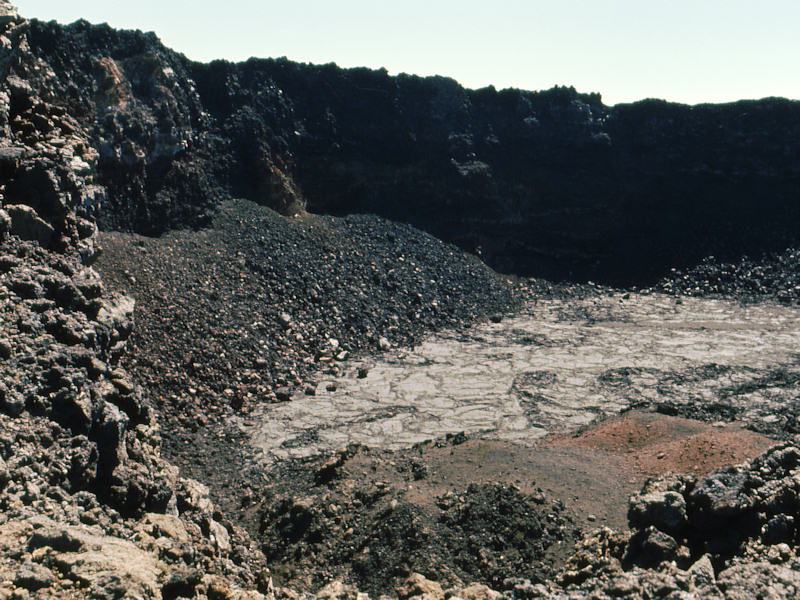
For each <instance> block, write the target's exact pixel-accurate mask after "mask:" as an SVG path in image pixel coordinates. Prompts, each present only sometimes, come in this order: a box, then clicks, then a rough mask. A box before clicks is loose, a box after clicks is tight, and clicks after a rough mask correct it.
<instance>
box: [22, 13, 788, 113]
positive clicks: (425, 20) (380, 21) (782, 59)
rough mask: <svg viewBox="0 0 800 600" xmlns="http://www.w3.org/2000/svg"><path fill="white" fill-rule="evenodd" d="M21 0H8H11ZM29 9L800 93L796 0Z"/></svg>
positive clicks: (383, 56)
mask: <svg viewBox="0 0 800 600" xmlns="http://www.w3.org/2000/svg"><path fill="white" fill-rule="evenodd" d="M12 1H13V0H12ZM15 4H16V5H17V7H18V8H19V10H20V12H21V13H22V15H23V16H26V17H37V18H40V19H44V20H49V19H56V20H57V21H60V22H63V23H69V22H72V21H74V20H76V19H78V18H80V17H83V18H85V19H87V20H88V21H91V22H93V23H102V22H108V23H110V24H111V25H113V26H114V27H119V28H131V29H142V30H145V31H155V32H156V33H157V34H158V35H159V37H160V38H161V39H162V41H163V42H164V43H165V44H166V45H168V46H170V47H172V48H175V49H176V50H179V51H181V52H183V53H185V54H186V55H187V56H189V57H190V58H193V59H196V60H202V61H208V60H212V59H214V58H227V59H229V60H244V59H246V58H248V57H250V56H259V57H277V56H287V57H288V58H290V59H292V60H297V61H301V62H313V63H327V62H335V63H337V64H338V65H339V66H342V67H353V66H367V67H372V68H379V67H385V68H386V69H388V70H389V72H390V73H399V72H406V73H416V74H419V75H433V74H440V75H447V76H450V77H453V78H454V79H456V80H458V81H459V82H460V83H462V84H463V85H465V86H467V87H472V88H475V87H483V86H485V85H489V84H492V85H494V86H495V87H497V88H498V89H499V88H503V87H518V88H524V89H531V90H539V89H546V88H550V87H552V86H553V85H556V84H559V85H574V86H575V87H576V88H577V89H578V90H579V91H582V92H600V93H601V94H602V95H603V100H604V102H606V104H615V103H618V102H630V101H634V100H639V99H642V98H665V99H667V100H672V101H675V102H685V103H690V104H695V103H699V102H727V101H732V100H737V99H742V98H761V97H765V96H785V97H788V98H794V99H800V0H760V1H759V0H693V1H692V0H550V1H548V2H543V1H539V0H527V1H525V0H495V1H494V2H491V1H483V2H476V1H474V0H460V1H458V2H443V1H439V0H404V1H395V2H391V3H389V2H380V1H376V0H372V1H367V0H340V1H331V0H328V1H323V0H280V1H278V2H273V1H271V0H266V1H264V0H261V1H258V0H227V1H224V2H223V1H220V0H215V1H213V2H206V1H204V0H161V1H156V0H18V1H16V2H15Z"/></svg>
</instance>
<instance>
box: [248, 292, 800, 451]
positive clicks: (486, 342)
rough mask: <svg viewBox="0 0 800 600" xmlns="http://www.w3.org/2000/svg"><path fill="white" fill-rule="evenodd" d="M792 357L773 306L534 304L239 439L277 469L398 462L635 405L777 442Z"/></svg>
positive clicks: (430, 343) (398, 357)
mask: <svg viewBox="0 0 800 600" xmlns="http://www.w3.org/2000/svg"><path fill="white" fill-rule="evenodd" d="M799 344H800V312H798V310H797V309H796V308H792V307H787V306H782V305H780V304H777V303H773V302H763V303H758V304H749V305H743V304H740V303H737V302H735V301H730V300H719V299H707V298H680V299H676V298H675V297H672V296H667V295H661V294H636V293H623V292H618V293H610V294H598V295H595V296H590V297H586V298H569V299H566V300H565V299H559V298H548V299H540V300H538V301H537V302H535V303H530V304H528V305H527V306H526V307H525V309H524V310H522V311H521V312H520V313H519V314H518V315H516V316H514V317H512V318H507V319H503V320H502V321H501V322H499V323H486V324H483V325H480V326H478V327H475V328H473V329H471V330H469V331H467V332H463V331H462V332H453V331H448V332H443V333H439V334H436V335H433V336H431V337H430V338H428V339H427V340H426V341H425V342H424V343H422V344H421V345H419V346H417V347H416V348H414V349H413V350H412V351H408V350H392V351H389V352H386V353H384V355H383V356H382V357H381V359H380V360H378V361H374V360H371V361H364V362H359V363H353V364H349V365H348V367H347V370H346V372H345V376H344V377H331V376H321V379H320V380H319V384H318V385H317V387H316V392H315V395H307V394H306V393H305V392H304V390H302V389H301V390H299V391H297V392H296V393H295V394H294V396H293V398H292V399H291V401H290V402H286V403H282V404H274V405H265V406H262V407H260V408H259V409H258V410H257V412H256V413H255V414H254V415H250V417H249V419H248V420H247V421H246V424H245V425H244V426H245V429H246V430H247V431H248V432H249V433H250V435H251V440H252V443H253V444H254V445H255V446H256V447H258V448H260V449H262V450H263V451H264V452H265V453H266V454H267V455H268V456H272V457H278V458H286V457H302V456H311V455H314V454H317V453H319V452H321V451H324V450H328V449H335V448H340V447H343V446H346V445H347V444H350V443H360V444H365V445H368V446H371V447H376V448H384V449H392V450H397V449H401V448H404V447H409V446H411V445H413V444H415V443H418V442H421V441H424V440H427V439H432V438H437V437H441V436H443V435H445V434H448V433H457V432H462V431H463V432H465V433H473V434H475V433H480V435H481V437H483V438H485V439H496V440H506V441H513V442H518V443H533V442H535V441H536V440H539V439H540V438H542V437H543V436H545V435H546V434H548V433H558V432H564V431H569V430H574V429H576V428H579V427H581V426H584V425H587V424H590V423H592V422H593V421H595V420H597V419H598V417H603V416H608V415H611V414H615V413H619V412H621V411H624V410H625V409H628V408H631V407H642V406H650V407H656V408H658V410H659V411H661V412H665V413H666V414H673V415H682V416H690V417H693V418H701V419H702V420H705V421H710V422H719V421H734V420H735V421H738V422H741V423H743V424H745V425H747V426H749V427H752V428H754V429H756V430H759V431H765V432H768V433H776V432H777V433H779V430H781V429H788V430H790V431H791V430H793V427H794V426H796V425H797V423H787V422H786V421H787V419H789V420H790V419H795V420H796V417H795V416H793V413H792V411H787V407H788V406H789V405H791V404H792V403H793V401H794V399H795V398H796V396H797V391H798V386H799V385H800V365H798V360H797V354H796V351H795V349H796V348H798V346H799ZM359 370H360V371H361V375H362V376H361V377H359ZM365 370H366V372H367V375H366V377H363V375H364V372H365ZM334 387H335V390H334V389H333V388H334Z"/></svg>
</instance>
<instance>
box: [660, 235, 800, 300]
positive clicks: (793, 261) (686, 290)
mask: <svg viewBox="0 0 800 600" xmlns="http://www.w3.org/2000/svg"><path fill="white" fill-rule="evenodd" d="M656 287H657V288H658V289H660V290H662V291H664V292H671V293H675V294H682V295H687V296H710V295H718V296H722V295H724V296H727V297H735V298H737V299H739V300H751V301H755V300H761V299H763V298H773V299H777V300H779V301H780V302H782V303H784V304H797V303H800V250H797V249H793V248H788V249H786V250H784V251H783V252H781V253H777V254H772V255H767V256H763V257H761V258H760V259H758V260H754V259H751V258H748V257H743V258H742V259H741V260H739V261H738V262H735V263H725V262H721V261H718V260H716V259H715V258H714V257H713V256H712V257H708V258H706V259H705V260H703V261H702V262H701V263H700V264H698V265H697V266H696V267H694V268H691V269H687V270H685V271H680V270H673V272H672V273H671V274H670V275H669V276H668V277H665V278H664V279H662V280H661V281H660V282H659V283H658V285H657V286H656Z"/></svg>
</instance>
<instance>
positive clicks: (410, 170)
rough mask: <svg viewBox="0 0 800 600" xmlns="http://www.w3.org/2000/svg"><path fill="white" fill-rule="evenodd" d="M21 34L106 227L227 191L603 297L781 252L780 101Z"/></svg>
mask: <svg viewBox="0 0 800 600" xmlns="http://www.w3.org/2000/svg"><path fill="white" fill-rule="evenodd" d="M29 39H30V46H31V48H32V52H33V53H34V54H35V55H36V56H37V57H38V58H39V59H40V60H42V61H43V62H44V63H46V64H48V65H50V66H51V67H52V73H50V74H48V75H47V82H48V86H49V87H50V88H51V89H54V90H56V92H57V97H58V99H59V101H60V102H61V103H63V104H65V105H66V106H67V107H68V108H69V110H70V111H71V114H74V115H75V116H76V117H77V118H79V120H81V122H82V124H83V125H84V126H86V127H87V128H88V130H89V131H90V132H91V134H92V136H93V142H94V144H95V145H96V150H97V152H98V154H99V161H98V171H99V173H98V179H99V180H100V182H101V183H102V184H104V185H105V186H106V187H107V189H108V190H109V195H108V198H107V201H106V205H105V206H104V209H103V211H102V212H101V213H100V220H101V225H103V226H104V227H106V228H109V227H113V228H122V229H130V230H135V231H138V232H141V233H147V234H158V233H160V232H163V231H164V230H165V229H167V228H170V227H181V226H193V225H200V224H203V223H206V222H207V221H208V217H209V215H210V214H211V213H212V212H213V210H214V208H215V207H216V206H217V205H218V203H219V200H220V199H222V198H225V197H228V196H238V197H246V198H249V199H251V200H255V201H257V202H259V203H262V204H266V205H268V206H271V207H273V208H276V209H278V210H280V211H281V212H284V213H293V212H294V211H296V210H298V209H299V207H301V206H306V207H307V208H308V210H310V211H312V212H320V213H330V214H337V215H342V214H351V213H364V212H368V213H375V214H378V215H381V216H384V217H388V218H391V219H396V220H401V221H405V222H408V223H411V224H413V225H415V226H417V227H419V228H422V229H425V230H427V231H430V232H431V233H433V234H435V235H437V236H439V237H441V238H443V239H445V240H447V241H451V242H455V243H457V244H458V245H460V246H461V247H463V248H466V249H468V250H471V251H475V252H480V253H481V255H482V256H483V258H484V259H485V260H486V261H487V262H488V263H489V264H490V265H491V266H493V267H495V268H496V269H498V270H500V271H505V272H515V273H519V274H524V275H536V276H544V277H549V278H553V279H568V280H570V279H571V280H587V279H592V280H595V281H600V282H605V283H615V284H630V283H636V284H647V283H651V282H653V281H655V280H656V279H657V278H658V277H660V276H662V275H664V274H665V273H666V272H667V271H668V269H669V268H670V267H673V266H675V267H686V266H690V265H693V264H695V263H697V262H698V261H699V260H700V259H702V258H703V257H705V256H708V255H712V254H713V255H715V256H717V258H720V259H723V260H732V259H735V258H737V257H739V256H741V255H743V254H750V255H759V254H761V253H763V252H771V251H778V250H782V249H784V248H786V247H788V246H792V245H795V244H797V243H798V239H797V238H798V231H800V228H799V227H798V225H800V210H798V195H799V193H800V160H798V158H800V156H799V154H800V153H799V152H798V150H800V141H798V140H800V103H797V102H792V101H788V100H783V99H774V98H773V99H765V100H759V101H742V102H737V103H733V104H725V105H701V106H685V105H677V104H669V103H666V102H663V101H659V100H646V101H643V102H639V103H636V104H630V105H617V106H614V107H608V106H605V105H604V104H603V103H602V101H601V98H600V96H599V95H598V94H580V93H578V92H576V91H575V90H574V89H572V88H555V89H552V90H548V91H543V92H526V91H521V90H514V89H512V90H503V91H496V90H495V89H493V88H486V89H481V90H466V89H464V88H462V87H461V86H460V85H458V83H456V82H455V81H453V80H451V79H447V78H442V77H430V78H420V77H416V76H409V75H399V76H389V75H388V74H387V73H386V72H385V71H371V70H367V69H349V70H344V69H340V68H338V67H336V66H335V65H332V64H331V65H323V66H311V65H305V64H297V63H293V62H290V61H288V60H285V59H277V60H255V59H252V60H249V61H247V62H244V63H240V64H232V63H228V62H224V61H218V62H213V63H211V64H198V63H194V62H191V61H189V60H188V59H186V58H185V57H184V56H182V55H179V54H176V53H174V52H172V51H170V50H168V49H166V48H164V47H163V46H162V45H161V44H160V42H159V41H158V40H157V38H156V37H155V36H154V35H152V34H142V33H139V32H124V31H115V30H113V29H110V28H109V27H107V26H92V25H89V24H88V23H86V22H78V23H75V24H73V25H70V26H66V27H65V26H60V25H57V24H55V23H42V22H37V21H33V22H32V23H31V25H30V32H29ZM42 77H44V76H42ZM33 83H34V84H35V81H34V82H33Z"/></svg>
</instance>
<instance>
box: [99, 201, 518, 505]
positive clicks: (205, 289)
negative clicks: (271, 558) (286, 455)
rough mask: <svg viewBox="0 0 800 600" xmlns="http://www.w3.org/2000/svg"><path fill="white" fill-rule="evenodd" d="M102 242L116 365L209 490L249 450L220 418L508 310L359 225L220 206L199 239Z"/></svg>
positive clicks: (417, 235)
mask: <svg viewBox="0 0 800 600" xmlns="http://www.w3.org/2000/svg"><path fill="white" fill-rule="evenodd" d="M102 244H103V246H104V254H103V256H102V258H101V259H100V261H99V262H98V265H97V268H98V270H99V271H100V272H101V273H102V275H103V277H104V278H105V280H106V281H107V284H108V285H109V287H111V288H112V289H116V290H121V291H125V292H126V293H128V294H130V295H131V296H133V297H134V298H135V299H136V302H137V305H136V313H135V318H136V330H135V332H134V334H133V336H132V339H131V343H130V352H129V354H128V355H127V358H126V359H125V364H126V366H127V367H128V368H129V369H130V370H131V372H132V373H133V374H134V376H135V377H136V380H137V381H138V382H139V383H141V384H143V385H145V386H146V387H147V388H148V389H149V390H150V391H151V393H152V395H153V397H154V398H155V399H156V402H157V404H158V405H159V414H161V421H162V424H163V426H164V441H165V449H166V451H167V453H168V455H169V456H170V457H171V458H174V459H175V460H176V461H177V462H178V464H179V465H180V466H181V467H183V468H184V469H186V471H187V472H188V473H191V474H193V475H194V476H197V477H198V478H200V479H201V480H205V481H207V482H209V483H211V484H220V485H212V487H213V488H214V489H218V490H224V489H226V488H224V487H222V484H223V483H224V484H225V485H226V486H227V485H230V481H229V478H231V477H233V478H237V477H240V478H242V479H247V478H248V477H249V476H250V475H248V477H243V476H242V469H241V468H240V464H237V463H239V462H240V461H239V460H233V459H232V457H234V456H238V458H240V459H242V460H244V456H243V455H241V453H246V452H249V451H248V450H246V449H245V448H244V440H243V439H241V433H240V432H239V430H238V429H235V428H232V427H229V426H228V425H227V422H228V416H229V415H230V414H231V413H232V412H233V411H241V412H242V413H243V414H247V412H248V410H249V409H250V408H252V407H254V406H256V405H258V404H261V403H270V402H276V401H280V400H286V399H288V398H289V396H290V393H291V390H292V389H294V388H296V387H297V386H303V387H304V388H305V389H307V390H308V391H309V393H313V391H314V389H315V383H314V382H313V381H309V380H307V379H306V377H307V376H308V374H309V373H311V372H316V371H319V370H320V369H323V370H324V371H325V372H326V373H327V374H329V375H334V376H336V375H340V374H342V373H344V372H345V371H346V370H347V368H348V367H347V364H348V358H349V357H351V356H354V355H357V354H359V353H364V352H367V351H379V350H381V349H388V348H390V347H392V346H396V345H413V344H414V343H416V342H418V341H419V340H420V339H421V338H422V336H423V334H424V333H426V332H429V331H431V330H436V329H440V328H442V327H445V326H451V327H452V326H458V325H462V324H468V323H472V322H474V321H475V320H477V319H480V318H481V317H485V316H487V315H493V314H497V313H502V312H505V311H508V310H510V309H512V308H513V307H516V306H517V305H518V301H517V299H516V298H515V295H514V293H513V291H512V290H513V289H514V288H513V287H512V285H510V282H509V281H508V280H506V279H505V278H501V277H499V276H498V275H497V274H496V273H494V272H493V271H492V270H490V269H489V268H488V267H486V266H485V265H483V264H482V263H481V262H480V261H479V260H477V259H475V258H474V257H470V256H469V255H465V254H464V253H462V252H461V251H459V250H457V249H456V248H455V247H453V246H450V245H447V244H444V243H443V242H440V241H438V240H436V239H435V238H433V237H431V236H429V235H427V234H424V233H422V232H420V231H418V230H416V229H414V228H412V227H410V226H406V225H399V224H396V223H392V222H389V221H386V220H383V219H380V218H377V217H371V216H350V217H346V218H344V219H338V218H332V217H320V216H314V215H298V216H295V217H294V218H287V217H283V216H280V215H278V214H277V213H275V212H273V211H272V210H269V209H267V208H263V207H260V206H258V205H255V204H253V203H250V202H247V201H230V202H227V203H225V204H223V206H222V207H221V210H220V211H219V215H218V216H217V218H216V220H215V222H214V225H213V226H212V227H211V228H209V229H205V230H201V231H178V232H172V233H169V234H166V235H164V236H163V237H161V238H158V239H156V238H146V237H141V236H136V235H130V234H120V233H107V234H104V235H103V236H102ZM220 444H224V445H226V446H227V447H228V448H229V452H220V451H219V446H220ZM231 453H233V454H231ZM237 453H240V454H237ZM251 475H252V476H255V474H251ZM242 485H243V484H242ZM221 493H222V494H223V495H225V494H226V492H224V491H222V492H221Z"/></svg>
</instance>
